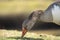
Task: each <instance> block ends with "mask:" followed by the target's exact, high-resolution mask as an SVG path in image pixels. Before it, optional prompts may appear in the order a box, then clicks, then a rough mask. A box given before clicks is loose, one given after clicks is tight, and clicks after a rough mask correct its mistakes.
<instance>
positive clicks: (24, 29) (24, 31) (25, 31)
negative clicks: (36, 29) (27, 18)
mask: <svg viewBox="0 0 60 40" xmlns="http://www.w3.org/2000/svg"><path fill="white" fill-rule="evenodd" d="M26 33H27V28H26V27H23V28H22V36H21V38H23V37H24V35H25V34H26Z"/></svg>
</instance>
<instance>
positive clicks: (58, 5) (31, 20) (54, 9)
mask: <svg viewBox="0 0 60 40" xmlns="http://www.w3.org/2000/svg"><path fill="white" fill-rule="evenodd" d="M59 17H60V1H57V2H54V3H52V4H51V5H50V6H49V7H48V8H47V9H46V10H45V11H44V12H43V10H36V11H33V12H32V13H31V14H30V16H29V17H28V18H27V19H26V20H25V21H24V22H23V24H22V36H21V37H24V35H25V34H26V32H27V31H28V30H30V29H31V28H32V27H33V26H34V24H35V23H36V22H37V20H38V19H39V20H40V21H42V22H53V23H55V24H57V25H60V18H59Z"/></svg>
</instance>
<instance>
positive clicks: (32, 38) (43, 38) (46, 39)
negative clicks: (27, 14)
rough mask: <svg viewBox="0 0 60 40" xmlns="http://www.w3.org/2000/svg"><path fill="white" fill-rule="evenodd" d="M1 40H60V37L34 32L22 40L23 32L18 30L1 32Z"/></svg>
mask: <svg viewBox="0 0 60 40" xmlns="http://www.w3.org/2000/svg"><path fill="white" fill-rule="evenodd" d="M0 31H1V34H2V35H1V36H0V40H60V36H53V35H47V34H36V33H34V32H28V33H27V34H26V35H25V36H24V37H23V38H21V31H17V30H0Z"/></svg>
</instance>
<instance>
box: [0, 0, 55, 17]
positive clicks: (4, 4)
mask: <svg viewBox="0 0 60 40" xmlns="http://www.w3.org/2000/svg"><path fill="white" fill-rule="evenodd" d="M54 1H55V0H0V15H2V16H4V15H11V14H12V15H17V14H22V13H23V14H29V13H31V11H33V10H38V9H39V10H45V9H47V7H48V6H49V5H50V4H51V3H53V2H54Z"/></svg>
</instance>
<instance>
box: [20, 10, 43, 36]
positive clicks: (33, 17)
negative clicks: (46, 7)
mask: <svg viewBox="0 0 60 40" xmlns="http://www.w3.org/2000/svg"><path fill="white" fill-rule="evenodd" d="M42 13H43V11H42V10H36V11H33V12H32V13H31V14H30V15H29V17H28V18H27V19H26V20H25V21H24V22H23V24H22V36H21V37H23V36H24V35H25V34H26V32H27V31H28V30H30V29H31V28H32V27H33V26H34V24H35V23H36V21H37V20H38V19H39V18H40V15H42Z"/></svg>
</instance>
